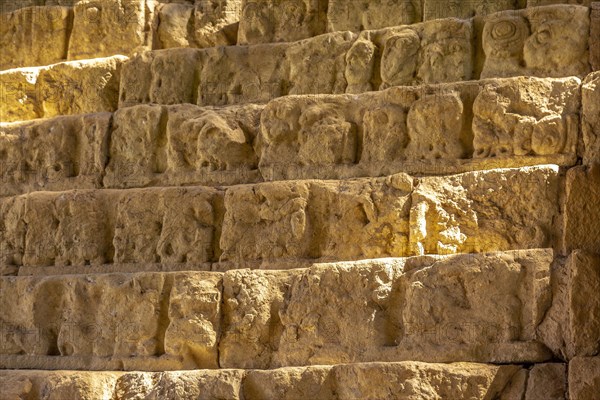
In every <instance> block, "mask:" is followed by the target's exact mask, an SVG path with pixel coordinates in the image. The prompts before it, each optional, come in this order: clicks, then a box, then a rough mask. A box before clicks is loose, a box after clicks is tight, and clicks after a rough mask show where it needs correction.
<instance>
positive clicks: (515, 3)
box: [423, 0, 522, 21]
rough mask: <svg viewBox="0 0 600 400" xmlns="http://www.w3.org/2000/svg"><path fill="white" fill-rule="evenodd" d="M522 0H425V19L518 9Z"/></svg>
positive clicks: (468, 15) (481, 14)
mask: <svg viewBox="0 0 600 400" xmlns="http://www.w3.org/2000/svg"><path fill="white" fill-rule="evenodd" d="M521 1H522V0H476V1H464V0H463V1H461V0H450V1H448V0H424V5H423V7H424V11H423V19H424V20H425V21H428V20H431V19H438V18H450V17H454V18H470V17H473V16H484V15H488V14H492V13H495V12H498V11H504V10H514V9H518V8H520V7H519V3H520V2H521Z"/></svg>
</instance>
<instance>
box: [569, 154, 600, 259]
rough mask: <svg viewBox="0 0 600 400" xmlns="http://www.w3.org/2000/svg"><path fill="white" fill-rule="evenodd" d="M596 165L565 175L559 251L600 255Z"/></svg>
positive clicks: (599, 186) (598, 167)
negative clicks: (564, 195) (562, 220)
mask: <svg viewBox="0 0 600 400" xmlns="http://www.w3.org/2000/svg"><path fill="white" fill-rule="evenodd" d="M599 198H600V164H593V165H591V166H588V167H585V166H579V167H575V168H571V169H570V170H568V171H567V182H566V200H565V211H564V222H563V224H564V226H563V231H562V232H563V250H564V252H565V253H568V252H570V251H573V250H576V249H583V250H588V251H590V252H593V253H600V225H599V224H600V201H598V199H599Z"/></svg>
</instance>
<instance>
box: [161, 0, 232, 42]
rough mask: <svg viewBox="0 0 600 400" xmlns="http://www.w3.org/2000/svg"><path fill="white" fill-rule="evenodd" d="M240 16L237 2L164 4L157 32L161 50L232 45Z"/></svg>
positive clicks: (220, 0)
mask: <svg viewBox="0 0 600 400" xmlns="http://www.w3.org/2000/svg"><path fill="white" fill-rule="evenodd" d="M240 14H241V1H240V0H219V1H217V2H210V1H197V2H196V3H195V4H186V3H177V2H176V3H169V4H164V5H162V6H161V7H160V8H159V12H158V20H159V22H158V28H157V33H156V34H157V36H158V40H159V41H160V48H165V49H166V48H170V47H212V46H229V45H235V44H236V43H237V23H238V22H239V21H240Z"/></svg>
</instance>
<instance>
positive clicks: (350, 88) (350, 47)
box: [0, 6, 591, 122]
mask: <svg viewBox="0 0 600 400" xmlns="http://www.w3.org/2000/svg"><path fill="white" fill-rule="evenodd" d="M515 13H516V14H515ZM521 14H523V15H521ZM546 19H551V20H553V21H564V24H556V25H557V26H561V27H563V28H562V30H561V31H560V32H557V33H556V34H554V36H553V38H552V41H551V42H550V44H547V45H545V46H538V45H535V46H534V45H531V44H530V43H533V42H534V41H533V40H525V39H527V38H528V37H529V38H535V37H536V35H537V34H538V33H540V32H541V31H540V32H537V31H536V30H534V31H533V34H532V35H529V32H521V33H522V34H523V35H522V36H523V38H522V42H524V44H523V46H524V47H520V48H519V49H516V50H511V49H508V48H507V47H506V46H507V45H506V43H504V42H501V41H500V43H496V39H494V29H501V28H502V27H508V28H510V27H512V28H514V29H517V30H519V27H520V26H524V27H527V23H529V24H532V25H533V26H537V25H535V24H536V23H537V22H539V21H545V20H546ZM514 21H517V22H514ZM536 21H537V22H536ZM567 22H568V23H567ZM589 25H590V17H589V9H588V8H586V7H581V6H548V7H538V8H531V9H528V10H525V11H518V12H514V13H509V14H506V13H501V14H498V15H496V14H494V15H492V16H490V17H488V20H487V22H486V24H485V27H484V28H483V33H481V34H479V33H478V34H476V32H475V31H476V30H474V29H473V23H472V21H471V20H457V19H442V20H434V21H428V22H424V23H421V24H416V25H412V26H409V27H407V26H404V27H394V28H385V29H383V30H378V31H363V32H362V33H361V34H360V35H358V34H355V33H351V32H335V33H329V34H325V35H321V36H317V37H314V38H310V39H306V40H302V41H298V42H293V43H275V44H259V45H253V46H226V47H215V48H208V49H189V48H177V49H168V50H159V51H152V52H145V53H142V54H140V55H138V56H136V57H134V58H133V59H131V60H130V61H129V62H126V63H125V64H124V68H123V77H122V79H121V82H120V97H119V106H120V107H125V106H132V105H137V104H146V103H157V104H167V105H169V104H180V103H195V104H198V105H227V104H240V103H252V102H267V101H269V100H271V99H274V98H276V97H281V96H284V95H292V94H341V93H346V92H347V93H360V92H365V91H370V90H377V89H385V88H387V87H390V86H407V85H408V86H410V85H420V84H434V83H446V82H457V81H464V80H470V79H477V78H479V77H480V76H481V77H484V78H494V77H506V76H520V75H531V76H539V77H565V76H574V75H576V76H581V77H583V76H585V75H586V74H587V73H588V72H590V71H591V69H590V60H589V58H590V57H589V44H588V42H589ZM553 26H554V25H553ZM565 27H568V29H566V28H565ZM537 29H538V30H542V29H545V28H544V25H543V24H541V25H540V26H539V27H537ZM541 33H543V32H541ZM541 33H540V34H541ZM481 36H483V51H482V52H481V51H478V50H477V49H478V48H479V47H481V43H479V41H480V40H479V39H478V38H480V37H481ZM488 36H489V38H488ZM474 38H475V39H474ZM511 43H514V42H511ZM519 43H521V42H519ZM536 43H537V42H536ZM410 46H412V47H414V51H411V52H410V54H407V53H406V52H407V50H406V49H407V48H409V47H410ZM565 47H567V48H569V49H572V51H571V52H569V53H567V54H565V51H564V48H565ZM436 49H438V50H436ZM439 49H446V51H445V52H440V51H441V50H439ZM515 52H517V53H519V54H520V53H521V52H524V54H525V59H524V61H523V62H520V61H519V60H518V59H517V58H518V56H515V55H514V53H515ZM478 53H481V54H479V55H478ZM407 57H408V58H410V60H412V61H411V62H408V63H407V62H399V61H398V60H403V59H406V58H407ZM108 60H111V61H110V62H109V61H108ZM123 60H125V58H123V57H115V58H112V59H96V60H87V61H81V62H65V63H59V64H55V65H52V66H50V67H38V68H24V69H13V70H6V71H3V72H1V73H0V86H1V87H0V89H2V90H1V91H2V97H3V99H4V101H3V103H2V108H0V118H1V120H2V121H3V122H10V121H20V120H29V119H34V118H42V117H46V118H47V117H52V116H56V115H64V114H75V113H86V112H99V111H109V110H112V109H114V108H116V105H115V104H114V101H115V100H114V98H113V93H112V92H113V88H112V86H113V85H114V84H118V83H119V82H118V81H119V68H118V66H117V65H115V64H119V65H120V63H121V62H122V61H123ZM474 60H476V61H475V62H474ZM413 61H414V62H413ZM480 64H481V66H479V65H480ZM315 65H319V74H318V75H315V74H313V73H312V71H313V69H314V66H315ZM480 70H481V71H480ZM224 76H226V77H227V78H226V79H224V78H223V77H224ZM46 80H48V81H49V82H46V83H44V82H45V81H46ZM107 81H108V82H110V83H111V84H110V85H109V86H110V90H108V89H107V88H106V86H107ZM107 91H108V92H110V94H108V93H104V92H107ZM100 92H102V93H100ZM84 94H85V95H84ZM105 97H106V98H105ZM81 103H83V104H81ZM58 104H60V107H59V105H58ZM57 108H61V109H57Z"/></svg>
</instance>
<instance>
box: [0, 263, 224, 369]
mask: <svg viewBox="0 0 600 400" xmlns="http://www.w3.org/2000/svg"><path fill="white" fill-rule="evenodd" d="M0 284H1V285H2V290H1V291H0V303H1V304H2V308H3V309H4V310H5V311H4V312H3V314H2V316H1V317H0V318H1V320H0V322H1V326H2V330H3V332H2V334H3V338H4V340H3V341H2V349H1V350H2V354H3V355H24V356H35V355H40V356H54V357H66V358H67V359H71V360H73V363H74V365H79V366H77V367H76V368H85V366H86V361H85V359H86V358H90V357H91V358H92V359H93V358H100V359H102V358H108V359H125V360H126V359H127V358H160V357H163V358H167V359H168V358H175V359H176V361H177V362H178V363H179V365H180V366H181V367H183V368H190V367H191V368H214V367H216V366H217V347H216V345H217V335H218V332H219V329H220V328H219V324H220V301H221V287H220V286H221V275H220V274H217V273H201V272H200V273H199V272H196V273H176V274H152V273H146V274H131V275H123V274H114V275H110V274H107V275H83V276H81V275H80V276H68V275H66V276H58V277H46V278H43V277H42V278H28V277H18V278H6V277H5V278H0ZM15 299H18V301H17V305H18V306H17V307H15ZM42 361H43V357H40V359H39V362H38V367H41V368H43V364H42Z"/></svg>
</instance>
